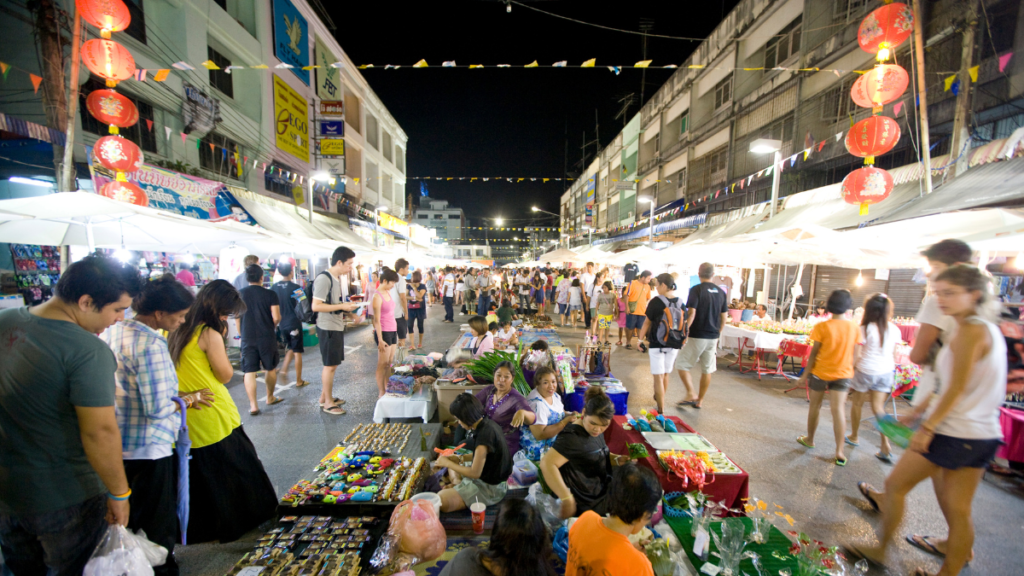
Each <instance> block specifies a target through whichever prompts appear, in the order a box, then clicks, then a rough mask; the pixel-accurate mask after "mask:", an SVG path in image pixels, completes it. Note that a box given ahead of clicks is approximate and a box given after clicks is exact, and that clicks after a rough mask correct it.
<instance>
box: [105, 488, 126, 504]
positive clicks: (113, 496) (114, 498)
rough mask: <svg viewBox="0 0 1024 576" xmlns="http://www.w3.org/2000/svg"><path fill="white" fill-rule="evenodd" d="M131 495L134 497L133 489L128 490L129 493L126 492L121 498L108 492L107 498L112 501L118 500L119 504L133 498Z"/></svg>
mask: <svg viewBox="0 0 1024 576" xmlns="http://www.w3.org/2000/svg"><path fill="white" fill-rule="evenodd" d="M131 495H132V490H131V488H129V489H128V492H125V493H124V494H122V495H120V496H115V495H114V494H113V493H111V492H107V498H110V499H111V500H117V501H118V502H123V501H125V500H127V499H128V498H130V497H131Z"/></svg>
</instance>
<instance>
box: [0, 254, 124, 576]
mask: <svg viewBox="0 0 1024 576" xmlns="http://www.w3.org/2000/svg"><path fill="white" fill-rule="evenodd" d="M141 288H142V281H141V279H140V278H139V275H138V272H137V271H135V270H133V269H132V268H131V267H130V266H125V265H123V264H121V263H120V262H117V261H116V260H114V259H112V258H107V257H105V256H88V257H86V258H84V259H82V260H80V261H78V262H75V263H74V264H72V265H71V266H69V267H68V269H67V270H65V271H64V273H63V274H62V275H61V277H60V280H59V281H58V282H57V286H56V288H55V290H54V297H53V298H51V299H50V300H49V301H47V302H46V303H44V304H42V305H40V306H36V307H34V308H15V309H10V310H4V311H0V478H3V481H0V547H2V549H3V556H4V562H5V563H6V564H7V566H8V567H9V568H10V569H11V570H12V571H13V572H14V573H16V574H44V573H51V574H81V573H82V570H83V569H84V567H85V563H86V561H87V560H88V559H89V555H90V554H91V553H92V551H93V550H94V549H95V548H96V545H97V544H98V543H99V540H100V538H101V537H102V536H103V534H104V532H105V531H106V526H107V522H106V520H105V518H106V517H108V516H109V517H110V518H112V522H113V523H116V524H120V525H122V526H125V525H127V524H128V514H129V501H128V498H129V497H130V495H131V490H130V488H131V486H130V485H129V483H128V479H127V478H126V477H125V473H124V464H123V462H122V460H121V456H122V445H121V434H120V432H119V431H118V425H117V417H116V415H115V408H114V393H115V383H114V372H115V370H116V369H117V360H116V359H115V358H114V353H113V352H112V351H111V350H110V347H109V346H107V345H106V344H105V343H104V342H103V341H102V340H100V339H99V338H97V337H96V335H97V334H99V333H100V332H103V331H104V330H106V329H107V328H108V327H110V326H111V325H113V324H114V323H115V322H117V321H118V320H123V319H124V311H125V310H126V309H127V308H128V306H129V305H131V302H132V296H133V295H135V294H137V293H138V292H139V290H140V289H141Z"/></svg>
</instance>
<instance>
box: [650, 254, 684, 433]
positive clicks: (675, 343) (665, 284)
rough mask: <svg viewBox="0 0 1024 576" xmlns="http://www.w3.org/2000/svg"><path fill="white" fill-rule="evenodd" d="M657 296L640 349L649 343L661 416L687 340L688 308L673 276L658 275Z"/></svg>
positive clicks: (653, 302) (657, 402) (652, 300)
mask: <svg viewBox="0 0 1024 576" xmlns="http://www.w3.org/2000/svg"><path fill="white" fill-rule="evenodd" d="M657 281H658V295H657V297H655V298H652V299H651V301H650V303H649V304H647V311H646V312H645V316H646V318H645V319H644V325H643V326H642V327H641V328H640V342H641V344H640V346H644V344H643V341H644V339H645V338H646V339H647V340H648V341H649V342H650V344H649V347H650V360H651V376H652V377H653V378H654V402H655V403H656V404H657V406H658V413H664V412H665V395H666V394H667V392H668V376H669V374H671V373H672V368H673V366H675V363H676V356H677V355H678V354H679V349H680V348H682V346H683V339H684V338H685V337H686V331H685V327H684V326H683V323H684V322H685V320H684V318H685V315H686V306H685V305H684V304H683V302H682V300H681V299H680V298H679V297H677V296H676V282H675V279H674V278H672V275H671V274H658V278H657Z"/></svg>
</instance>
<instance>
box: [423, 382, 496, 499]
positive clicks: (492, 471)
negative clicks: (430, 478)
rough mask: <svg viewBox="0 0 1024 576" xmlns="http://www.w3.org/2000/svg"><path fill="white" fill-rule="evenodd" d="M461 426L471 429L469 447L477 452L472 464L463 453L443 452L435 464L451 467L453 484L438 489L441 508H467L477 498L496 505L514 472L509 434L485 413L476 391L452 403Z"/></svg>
mask: <svg viewBox="0 0 1024 576" xmlns="http://www.w3.org/2000/svg"><path fill="white" fill-rule="evenodd" d="M450 410H451V413H452V416H454V417H455V419H456V420H457V421H458V423H459V426H461V427H462V428H464V429H466V430H467V435H466V448H468V449H469V450H471V451H472V452H473V455H472V457H471V463H470V465H469V466H465V465H464V460H463V457H462V456H451V457H449V456H440V457H438V459H437V460H435V461H434V463H433V467H434V468H447V469H448V473H449V476H450V479H451V481H452V485H453V486H452V487H451V488H445V489H444V490H441V492H439V493H438V496H440V497H441V511H442V512H452V511H455V510H464V509H466V508H468V507H469V505H470V504H472V503H474V502H482V503H483V504H485V505H487V506H492V505H494V504H497V503H498V502H501V500H502V498H504V497H505V492H506V491H507V490H508V485H507V484H506V483H505V481H506V480H508V477H509V476H511V475H512V455H511V454H510V453H509V451H508V445H507V444H506V443H505V434H504V432H502V431H501V426H498V424H497V423H496V422H494V420H491V419H490V418H488V417H487V416H486V415H485V413H484V405H483V404H482V403H481V402H480V400H478V399H477V398H476V397H475V396H473V395H472V394H468V393H466V394H459V395H458V396H456V397H455V400H453V401H452V403H451V407H450Z"/></svg>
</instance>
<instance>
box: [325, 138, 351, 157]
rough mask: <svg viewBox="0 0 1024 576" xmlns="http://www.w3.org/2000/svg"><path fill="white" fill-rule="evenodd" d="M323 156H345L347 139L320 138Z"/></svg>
mask: <svg viewBox="0 0 1024 576" xmlns="http://www.w3.org/2000/svg"><path fill="white" fill-rule="evenodd" d="M320 155H321V156H344V155H345V141H344V140H342V139H341V138H326V139H324V140H320Z"/></svg>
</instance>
